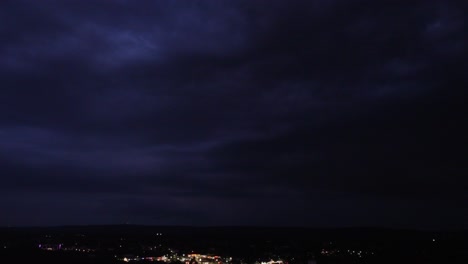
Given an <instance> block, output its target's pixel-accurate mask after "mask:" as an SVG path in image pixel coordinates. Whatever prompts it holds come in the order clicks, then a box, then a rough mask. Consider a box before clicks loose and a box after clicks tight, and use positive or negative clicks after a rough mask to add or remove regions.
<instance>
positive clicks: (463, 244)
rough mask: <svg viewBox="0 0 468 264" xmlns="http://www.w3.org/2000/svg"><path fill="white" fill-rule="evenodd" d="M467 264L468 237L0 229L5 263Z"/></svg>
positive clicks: (374, 232) (340, 231)
mask: <svg viewBox="0 0 468 264" xmlns="http://www.w3.org/2000/svg"><path fill="white" fill-rule="evenodd" d="M126 262H130V263H154V262H160V263H174V264H182V263H184V264H185V263H194V264H195V263H196V264H231V263H232V264H255V263H257V264H315V263H318V264H324V263H379V264H385V263H447V264H451V263H452V264H458V263H460V264H461V263H463V264H466V263H468V232H466V231H451V232H426V231H411V230H389V229H374V228H361V229H358V228H356V229H328V230H319V229H307V228H256V227H153V226H132V225H121V226H76V227H73V226H69V227H52V228H0V263H5V264H10V263H71V264H73V263H80V264H81V263H100V264H106V263H126Z"/></svg>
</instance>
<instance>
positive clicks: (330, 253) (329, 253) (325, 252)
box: [320, 249, 374, 258]
mask: <svg viewBox="0 0 468 264" xmlns="http://www.w3.org/2000/svg"><path fill="white" fill-rule="evenodd" d="M343 252H344V253H345V254H348V255H351V256H357V257H359V258H362V257H363V256H365V255H374V252H367V251H362V250H350V249H348V250H345V251H342V253H343ZM339 253H340V250H337V249H335V250H327V249H322V250H321V251H320V254H322V255H324V256H333V255H337V254H339Z"/></svg>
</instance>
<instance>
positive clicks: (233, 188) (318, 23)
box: [0, 0, 468, 228]
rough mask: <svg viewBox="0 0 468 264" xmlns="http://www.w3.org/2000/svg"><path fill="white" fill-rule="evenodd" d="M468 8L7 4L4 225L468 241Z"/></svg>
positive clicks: (0, 69) (0, 149)
mask: <svg viewBox="0 0 468 264" xmlns="http://www.w3.org/2000/svg"><path fill="white" fill-rule="evenodd" d="M467 5H468V4H467V3H466V1H435V0H434V1H430V0H425V1H370V0H369V1H345V0H336V1H332V0H329V1H324V0H309V1H286V0H285V1H266V0H255V1H247V0H245V1H227V0H219V1H218V0H198V1H182V0H177V1H162V0H161V1H124V0H120V1H117V0H116V1H104V0H103V1H78V0H77V1H32V0H31V1H19V0H14V1H13V0H12V1H1V3H0V89H1V90H0V179H1V184H0V211H1V213H0V225H61V224H120V223H124V222H130V223H135V224H184V225H213V224H218V225H304V226H313V227H336V226H366V225H372V226H389V227H412V228H414V227H416V228H468V226H467V223H468V204H467V201H468V192H467V190H468V180H467V177H466V176H467V163H466V146H467V141H466V135H467V134H468V131H467V129H466V128H465V127H464V125H465V123H466V120H467V118H466V106H465V104H466V103H465V99H466V87H468V82H467V80H468V77H467V72H468V63H467V59H468V56H467V54H468V52H467V47H468V42H467V36H468V34H467V33H466V32H467V25H466V21H467V15H466V14H468V7H467ZM463 153H465V154H463Z"/></svg>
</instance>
